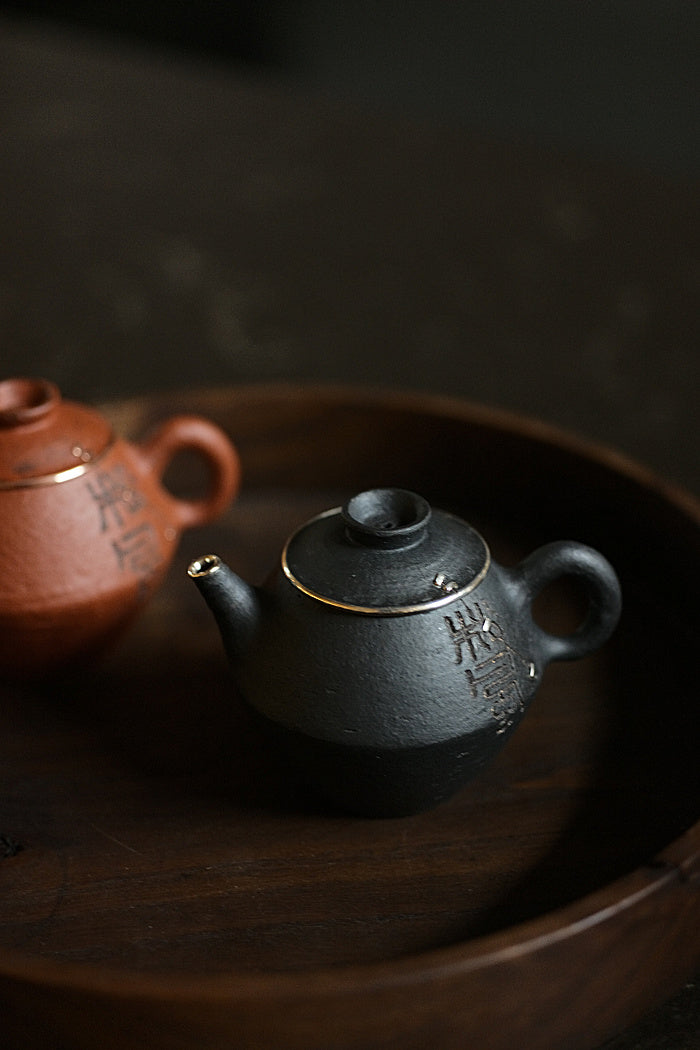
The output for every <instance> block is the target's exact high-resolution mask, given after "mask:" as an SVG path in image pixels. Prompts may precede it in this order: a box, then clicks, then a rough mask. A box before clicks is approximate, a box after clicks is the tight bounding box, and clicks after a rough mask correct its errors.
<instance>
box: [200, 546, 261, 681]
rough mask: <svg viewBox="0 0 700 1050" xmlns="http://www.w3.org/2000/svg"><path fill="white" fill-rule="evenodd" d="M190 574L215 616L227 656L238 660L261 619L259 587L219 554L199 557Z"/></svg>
mask: <svg viewBox="0 0 700 1050" xmlns="http://www.w3.org/2000/svg"><path fill="white" fill-rule="evenodd" d="M187 574H188V576H190V578H191V579H192V580H194V582H195V584H196V585H197V587H198V588H199V591H200V593H201V595H202V597H203V598H204V600H205V602H206V603H207V605H208V606H209V608H210V609H211V611H212V613H213V615H214V619H215V620H216V622H217V625H218V627H219V631H220V632H221V638H222V640H223V643H224V648H225V650H226V654H227V656H228V657H229V659H230V660H238V659H239V658H240V657H242V656H243V655H244V653H245V651H246V649H247V648H248V643H249V641H250V639H251V637H252V635H253V633H254V632H255V629H256V627H257V624H258V620H259V615H260V603H259V599H258V595H257V592H256V590H255V588H254V587H251V586H250V584H248V583H246V582H245V580H242V579H241V578H240V576H237V575H236V573H235V572H233V571H232V570H231V569H229V567H228V565H226V564H225V563H224V562H223V561H222V560H221V558H219V557H218V555H216V554H206V555H204V557H202V558H197V560H196V561H193V562H192V563H191V564H190V565H189V567H188V569H187Z"/></svg>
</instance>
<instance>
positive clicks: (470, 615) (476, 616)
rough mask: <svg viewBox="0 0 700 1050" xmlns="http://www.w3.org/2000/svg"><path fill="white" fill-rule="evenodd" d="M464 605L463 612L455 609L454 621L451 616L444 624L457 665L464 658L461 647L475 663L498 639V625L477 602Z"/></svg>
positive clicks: (446, 618)
mask: <svg viewBox="0 0 700 1050" xmlns="http://www.w3.org/2000/svg"><path fill="white" fill-rule="evenodd" d="M463 604H464V612H462V610H461V609H457V611H456V613H455V620H456V621H457V622H456V624H455V620H453V619H452V617H451V616H446V617H445V623H446V624H447V627H448V629H449V631H450V637H451V639H452V642H453V644H454V647H455V653H456V656H457V663H458V664H461V663H462V661H463V658H464V654H463V652H462V649H463V647H464V646H465V645H466V647H467V648H468V649H469V654H470V656H471V658H472V660H474V661H476V660H477V659H478V656H479V655H483V650H487V651H488V652H490V651H491V647H492V644H493V642H494V639H495V638H498V637H500V630H499V627H498V624H496V623H494V621H493V620H492V619H491V618H490V616H488V615H487V614H486V613H485V612H484V610H483V608H482V607H481V605H480V604H479V602H474V603H473V604H472V605H468V604H467V603H466V602H464V603H463Z"/></svg>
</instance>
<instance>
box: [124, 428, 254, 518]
mask: <svg viewBox="0 0 700 1050" xmlns="http://www.w3.org/2000/svg"><path fill="white" fill-rule="evenodd" d="M137 449H138V451H139V452H140V454H141V456H142V457H143V459H144V460H145V461H146V464H147V466H148V468H149V469H150V470H152V471H153V472H154V474H155V475H156V476H157V477H158V478H159V479H161V480H162V478H163V475H164V474H165V471H166V470H167V468H168V466H169V464H170V463H171V462H172V460H173V459H174V457H175V456H176V455H177V453H178V452H182V451H184V450H186V449H187V450H190V451H192V452H196V453H198V454H199V455H200V456H201V457H202V459H204V461H205V462H206V464H207V465H208V467H209V469H210V473H211V477H210V482H209V489H208V492H207V493H206V495H204V496H202V497H201V498H200V499H194V500H187V499H179V498H176V497H175V496H172V495H170V493H167V495H168V498H169V499H170V501H171V503H172V506H173V514H174V518H175V521H174V524H175V525H176V527H177V528H178V530H182V529H189V528H193V527H195V526H198V525H206V524H207V523H208V522H210V521H212V520H213V519H214V518H216V517H218V515H219V514H221V513H222V512H223V511H224V510H225V509H226V507H227V506H228V505H229V503H230V502H231V500H232V499H233V497H234V496H235V495H236V493H237V491H238V488H239V485H240V480H241V464H240V459H239V457H238V453H237V451H236V449H235V448H234V446H233V445H232V444H231V442H230V440H229V439H228V437H227V436H226V434H225V433H224V431H223V430H221V428H220V427H218V426H216V424H214V423H211V422H209V420H207V419H203V418H202V417H201V416H190V415H181V416H173V417H172V418H171V419H168V420H166V421H165V422H164V423H161V425H160V426H159V427H157V429H156V430H155V431H154V432H153V433H152V434H151V435H150V436H149V437H148V438H146V439H145V440H144V441H142V442H141V443H140V444H139V445H138V446H137Z"/></svg>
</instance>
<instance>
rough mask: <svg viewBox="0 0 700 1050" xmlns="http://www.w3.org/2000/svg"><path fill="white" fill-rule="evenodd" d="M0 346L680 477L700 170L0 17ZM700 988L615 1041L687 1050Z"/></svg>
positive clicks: (24, 362)
mask: <svg viewBox="0 0 700 1050" xmlns="http://www.w3.org/2000/svg"><path fill="white" fill-rule="evenodd" d="M0 129H1V131H2V134H1V135H0V174H1V178H2V187H3V195H2V204H1V205H0V318H2V349H1V350H0V361H1V362H2V373H3V374H4V375H5V376H9V375H13V374H27V373H30V374H39V375H44V376H46V377H47V378H51V379H53V380H54V381H56V382H57V383H58V384H59V386H60V387H61V388H62V390H63V392H64V394H65V395H66V396H70V397H72V398H77V399H85V400H97V399H106V398H116V397H123V396H128V395H131V394H147V393H151V392H155V391H158V390H162V389H177V388H179V387H186V388H193V387H199V386H212V385H217V384H221V383H226V384H231V383H239V382H248V381H258V380H277V379H294V380H297V381H305V380H314V381H319V380H330V381H340V382H352V383H364V384H373V385H383V386H390V387H398V388H413V389H418V390H430V391H435V392H442V393H448V394H456V395H463V396H466V397H468V398H469V399H471V400H476V401H483V402H485V403H487V404H492V405H497V406H503V407H506V408H511V409H516V410H519V411H523V412H526V413H527V414H529V415H532V416H536V417H540V418H542V419H544V420H547V421H550V422H554V423H559V424H563V425H564V426H566V427H567V428H569V429H572V430H574V431H578V432H579V433H581V434H583V435H585V436H586V437H589V438H593V439H596V440H601V441H603V442H605V443H607V444H609V445H612V446H614V447H617V448H620V449H622V450H623V451H626V452H627V453H630V454H631V455H632V456H634V457H635V458H637V459H639V460H642V461H644V462H646V463H647V464H648V465H650V466H651V467H652V468H654V469H655V470H656V471H657V472H658V473H660V474H661V475H663V476H664V477H665V478H667V479H668V480H669V481H672V482H676V483H680V484H682V485H684V486H686V487H688V488H689V489H690V490H691V491H693V492H694V493H695V494H696V495H698V494H700V455H699V453H700V439H699V437H698V430H697V422H696V420H697V414H696V410H697V399H698V390H699V389H700V385H699V384H698V378H699V365H698V350H697V347H698V345H699V343H700V318H699V315H698V309H697V302H698V292H699V291H700V241H699V238H698V234H699V232H700V222H699V219H700V214H699V210H698V192H697V190H698V187H697V184H696V183H694V182H692V181H690V180H686V181H685V182H684V181H682V180H680V179H672V178H670V177H662V176H660V175H655V174H653V173H650V172H644V171H637V170H629V169H625V168H623V167H621V166H620V167H615V166H613V165H612V164H611V163H603V162H601V161H596V160H595V159H591V158H587V157H581V156H575V155H564V154H561V153H555V152H552V151H549V152H546V151H543V150H541V149H538V148H536V147H534V146H530V145H527V144H523V143H520V144H518V145H515V144H511V143H508V142H499V143H493V142H487V141H484V140H483V139H482V140H477V139H475V138H473V137H471V136H469V135H468V134H466V133H465V132H464V131H463V130H452V129H448V128H435V127H431V126H427V125H424V124H422V125H421V124H415V123H410V122H409V121H399V120H389V119H388V118H384V117H380V116H377V115H376V114H373V113H370V112H367V111H358V110H357V109H352V108H350V107H347V106H340V105H339V104H333V103H331V102H329V101H323V100H320V99H318V98H309V97H305V96H303V95H302V94H300V93H299V92H294V91H291V90H289V89H286V90H283V89H282V88H281V87H280V86H275V85H274V84H270V83H268V82H263V81H261V80H258V79H255V78H253V77H250V76H243V75H242V74H241V73H240V72H237V71H235V70H232V69H230V68H227V67H226V66H225V65H223V64H222V63H219V64H215V63H204V62H199V63H195V62H194V61H192V60H190V61H185V60H184V59H181V58H179V59H175V58H173V57H172V56H166V55H164V54H158V53H155V52H147V51H145V50H139V49H137V48H135V47H127V46H126V45H123V44H122V45H119V44H116V43H113V42H112V43H109V44H108V43H105V42H104V41H98V40H95V39H90V38H87V37H81V36H80V35H78V34H75V33H74V34H70V33H58V32H56V31H54V30H49V29H47V28H41V26H36V27H33V28H30V27H28V26H26V25H23V24H21V23H19V22H16V23H13V22H11V21H9V20H3V21H0ZM698 1039H700V985H699V984H698V981H697V979H696V980H691V981H690V982H689V983H688V985H687V986H686V987H685V988H684V989H681V990H680V991H679V994H678V995H677V996H676V997H675V998H674V999H673V1000H672V1001H671V1002H670V1003H668V1004H667V1005H666V1006H665V1007H663V1008H661V1009H659V1010H656V1011H655V1012H653V1013H652V1014H650V1015H649V1017H648V1018H646V1019H644V1020H643V1021H641V1022H640V1023H639V1024H638V1025H636V1026H635V1027H634V1029H632V1030H630V1031H629V1032H627V1033H625V1034H624V1035H622V1036H620V1037H618V1038H617V1039H615V1040H613V1042H612V1043H610V1044H608V1047H609V1050H652V1048H657V1047H659V1046H661V1045H663V1046H664V1047H665V1048H667V1050H691V1048H692V1050H695V1048H696V1047H697V1045H698Z"/></svg>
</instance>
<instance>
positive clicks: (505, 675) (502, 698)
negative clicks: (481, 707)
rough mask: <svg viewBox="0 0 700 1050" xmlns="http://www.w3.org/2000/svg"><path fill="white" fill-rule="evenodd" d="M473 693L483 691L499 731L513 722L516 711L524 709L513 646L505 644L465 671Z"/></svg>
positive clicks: (473, 694) (518, 712) (478, 693)
mask: <svg viewBox="0 0 700 1050" xmlns="http://www.w3.org/2000/svg"><path fill="white" fill-rule="evenodd" d="M466 675H467V678H468V679H469V687H470V689H471V693H472V696H473V697H475V698H476V697H477V696H479V695H481V696H482V697H483V698H484V700H485V701H486V702H487V703H488V704H490V705H491V713H492V714H493V717H494V718H495V719H496V721H497V722H498V723H499V729H498V732H499V733H503V732H505V730H506V729H507V728H508V726H510V725H512V723H513V720H514V719H515V717H516V715H518V714H520V713H521V712H522V711H523V710H524V703H523V696H522V692H521V689H520V683H519V679H518V667H517V664H516V660H515V657H514V654H513V652H512V650H510V649H508V648H503V649H501V650H500V651H499V652H497V653H495V654H494V655H493V656H491V657H490V658H489V659H487V660H484V661H483V662H482V663H480V664H477V665H476V667H475V668H474V669H473V670H472V669H471V668H469V669H468V670H467V671H466Z"/></svg>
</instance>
